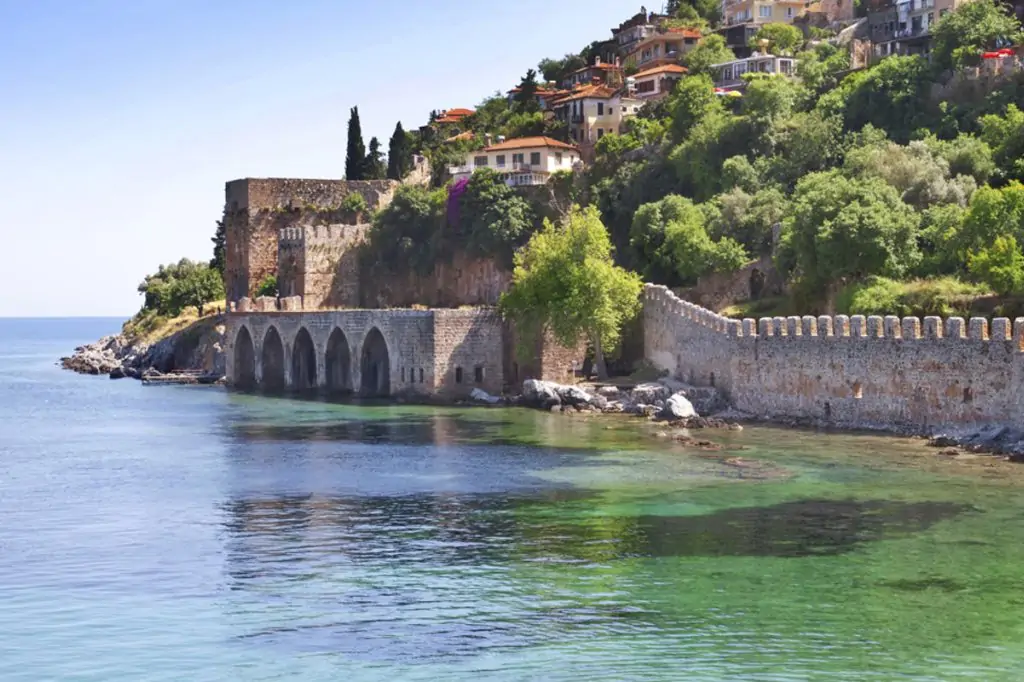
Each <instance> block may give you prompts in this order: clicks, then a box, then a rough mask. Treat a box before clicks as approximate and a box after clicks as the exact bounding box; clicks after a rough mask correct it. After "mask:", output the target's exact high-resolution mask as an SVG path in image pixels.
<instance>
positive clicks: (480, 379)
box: [473, 367, 484, 384]
mask: <svg viewBox="0 0 1024 682" xmlns="http://www.w3.org/2000/svg"><path fill="white" fill-rule="evenodd" d="M473 381H475V382H476V383H478V384H482V383H484V368H483V367H475V368H473Z"/></svg>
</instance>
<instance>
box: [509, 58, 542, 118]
mask: <svg viewBox="0 0 1024 682" xmlns="http://www.w3.org/2000/svg"><path fill="white" fill-rule="evenodd" d="M515 101H516V108H517V109H518V110H519V111H521V112H529V113H533V112H536V111H539V110H540V104H539V103H538V102H537V71H536V70H535V69H529V70H527V72H526V75H525V76H523V79H522V80H521V81H519V92H517V93H516V96H515Z"/></svg>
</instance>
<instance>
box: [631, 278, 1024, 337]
mask: <svg viewBox="0 0 1024 682" xmlns="http://www.w3.org/2000/svg"><path fill="white" fill-rule="evenodd" d="M644 305H645V307H646V308H647V309H649V310H650V311H651V312H657V313H659V314H675V315H678V316H681V317H683V318H684V319H686V320H688V321H690V322H693V323H694V324H696V325H699V326H701V327H704V328H706V329H708V330H710V331H712V332H718V333H721V334H723V335H725V336H729V337H735V338H743V337H757V338H762V339H768V338H772V339H792V338H808V337H811V338H822V339H840V338H852V339H900V340H905V341H917V340H937V339H949V340H969V341H1002V342H1006V341H1011V340H1012V341H1014V342H1015V343H1016V344H1017V346H1018V349H1021V348H1024V318H1021V317H1018V318H1016V319H1015V320H1013V321H1012V322H1011V320H1010V319H1009V318H1007V317H997V318H995V319H993V320H992V323H991V325H989V321H988V319H986V318H984V317H972V318H970V319H969V320H964V318H962V317H950V318H947V319H945V320H943V319H942V318H941V317H925V318H924V319H923V320H922V319H921V318H918V317H904V318H900V317H897V316H896V315H886V316H885V317H882V316H880V315H868V316H864V315H852V316H848V315H835V316H828V315H821V316H817V317H815V316H813V315H805V316H803V317H797V316H790V317H762V318H760V319H757V320H755V319H752V318H746V319H744V320H742V321H740V320H734V319H730V318H727V317H723V316H722V315H718V314H716V313H714V312H712V311H710V310H707V309H705V308H702V307H700V306H698V305H695V304H693V303H690V302H689V301H684V300H682V299H680V298H679V297H678V296H676V295H675V294H674V293H672V292H671V291H670V290H669V289H668V288H667V287H664V286H660V285H653V284H648V285H646V286H645V287H644Z"/></svg>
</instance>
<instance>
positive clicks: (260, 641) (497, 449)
mask: <svg viewBox="0 0 1024 682" xmlns="http://www.w3.org/2000/svg"><path fill="white" fill-rule="evenodd" d="M117 326H118V323H117V321H115V320H54V321H17V320H0V415H2V416H3V419H2V420H0V589H2V599H0V680H5V681H9V680H26V681H28V680H31V681H33V682H34V681H37V680H64V679H66V680H83V681H85V680H103V681H112V680H132V681H135V680H211V681H213V680H217V681H220V680H291V679H296V680H299V679H301V680H339V679H345V680H377V679H380V680H459V679H467V680H481V679H487V680H522V679H544V680H569V679H584V680H652V679H664V680H681V679H686V680H891V679H900V680H961V679H962V680H1020V679H1024V672H1022V671H1024V587H1022V585H1024V579H1022V577H1021V575H1022V571H1024V568H1022V567H1024V496H1022V495H1021V490H1022V488H1021V485H1020V483H1017V482H1014V481H1013V480H1012V479H1015V478H1021V477H1020V476H1016V475H1015V472H1014V471H1013V470H1009V471H1007V468H1006V465H998V466H996V467H994V468H992V469H986V468H985V467H983V466H981V465H980V464H979V463H978V462H956V461H945V460H944V461H942V462H938V461H937V460H936V459H935V454H934V453H930V454H927V455H922V452H921V447H920V446H919V445H918V444H915V443H909V442H905V441H898V440H895V439H884V438H878V437H872V436H823V435H815V434H797V433H787V432H784V431H776V430H770V429H747V430H746V431H744V432H743V433H740V434H734V433H714V434H711V436H710V437H711V438H715V439H719V440H722V441H723V442H725V443H726V444H727V448H728V449H727V451H726V452H725V453H717V452H705V451H700V450H696V449H685V448H682V447H680V446H677V445H674V444H671V443H670V442H669V441H667V440H665V439H659V438H657V437H655V433H654V431H653V430H651V428H650V427H647V426H642V425H639V424H638V423H637V422H634V421H627V420H622V421H619V420H613V419H580V418H569V417H555V416H552V415H548V414H541V413H534V412H526V411H518V410H456V409H426V408H410V407H389V406H354V405H328V404H321V403H313V402H299V401H289V400H282V399H268V398H257V397H251V396H241V395H231V394H228V393H226V392H224V391H222V390H220V389H213V388H190V387H180V388H167V387H161V388H155V387H154V388H148V387H142V386H141V385H140V384H138V383H136V382H131V381H121V382H113V381H109V380H106V379H101V378H94V377H80V376H76V375H73V374H70V373H65V372H61V371H60V370H59V369H57V368H56V367H54V366H53V362H54V359H55V358H56V357H57V356H59V355H60V354H66V353H67V352H68V351H69V350H70V349H71V348H72V347H73V346H75V345H77V344H80V343H83V342H86V341H91V340H93V339H94V338H96V337H98V336H99V335H101V334H102V333H108V332H111V331H114V330H116V328H117ZM736 457H739V458H740V459H735V458H736ZM1008 478H1009V479H1011V480H1009V481H1008Z"/></svg>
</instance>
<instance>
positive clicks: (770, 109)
mask: <svg viewBox="0 0 1024 682" xmlns="http://www.w3.org/2000/svg"><path fill="white" fill-rule="evenodd" d="M758 76H760V77H758ZM799 89H800V86H799V85H798V84H797V83H796V81H792V80H790V79H788V78H774V77H772V76H770V75H768V74H755V76H754V77H752V78H750V80H749V82H748V83H747V89H746V92H744V93H743V113H744V114H746V115H747V116H751V117H753V118H755V119H759V120H761V121H765V122H770V121H773V120H776V119H780V118H785V117H786V116H789V114H790V113H792V111H793V107H794V106H795V105H796V103H797V99H798V92H799Z"/></svg>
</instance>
